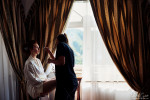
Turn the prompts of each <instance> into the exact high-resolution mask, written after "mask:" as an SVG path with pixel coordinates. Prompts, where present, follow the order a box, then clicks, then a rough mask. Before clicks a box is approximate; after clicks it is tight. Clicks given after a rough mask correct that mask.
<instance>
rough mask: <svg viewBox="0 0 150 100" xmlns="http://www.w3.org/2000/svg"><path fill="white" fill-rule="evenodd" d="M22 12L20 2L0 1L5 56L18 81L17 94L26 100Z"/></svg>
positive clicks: (0, 22) (0, 21)
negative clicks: (6, 55)
mask: <svg viewBox="0 0 150 100" xmlns="http://www.w3.org/2000/svg"><path fill="white" fill-rule="evenodd" d="M24 18H25V17H24V11H23V6H22V5H21V1H20V0H18V1H16V0H1V1H0V27H1V28H0V29H1V34H2V37H3V40H4V43H5V47H6V50H7V54H8V57H9V60H10V63H11V65H12V67H13V70H14V72H15V74H16V76H17V79H18V83H19V84H18V85H19V86H18V87H19V92H18V93H17V94H19V96H20V99H21V100H26V99H27V98H26V96H25V95H24V94H26V92H25V84H24V75H23V66H24V65H23V64H24V63H23V62H24V61H25V59H24V57H23V52H22V43H24V42H25V41H26V36H25V33H26V32H25V25H24Z"/></svg>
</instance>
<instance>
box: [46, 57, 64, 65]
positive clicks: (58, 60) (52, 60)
mask: <svg viewBox="0 0 150 100" xmlns="http://www.w3.org/2000/svg"><path fill="white" fill-rule="evenodd" d="M48 63H54V64H55V65H65V57H64V56H60V57H58V59H57V60H55V59H48Z"/></svg>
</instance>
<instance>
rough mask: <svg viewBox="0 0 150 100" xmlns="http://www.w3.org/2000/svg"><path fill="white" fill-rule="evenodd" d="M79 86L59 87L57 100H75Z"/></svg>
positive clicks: (57, 88)
mask: <svg viewBox="0 0 150 100" xmlns="http://www.w3.org/2000/svg"><path fill="white" fill-rule="evenodd" d="M76 89H77V85H75V86H67V87H62V86H57V87H56V93H55V100H74V99H75V92H76Z"/></svg>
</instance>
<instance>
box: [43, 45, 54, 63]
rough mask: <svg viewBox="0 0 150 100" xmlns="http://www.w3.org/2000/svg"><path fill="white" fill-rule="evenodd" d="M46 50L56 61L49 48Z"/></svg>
mask: <svg viewBox="0 0 150 100" xmlns="http://www.w3.org/2000/svg"><path fill="white" fill-rule="evenodd" d="M44 50H45V51H46V52H48V53H49V55H50V57H51V58H52V59H53V60H54V59H55V57H54V56H53V54H52V52H51V50H50V49H49V48H48V47H45V48H44Z"/></svg>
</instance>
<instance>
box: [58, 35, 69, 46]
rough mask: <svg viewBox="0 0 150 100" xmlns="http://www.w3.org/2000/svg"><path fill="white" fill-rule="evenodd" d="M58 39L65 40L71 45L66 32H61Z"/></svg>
mask: <svg viewBox="0 0 150 100" xmlns="http://www.w3.org/2000/svg"><path fill="white" fill-rule="evenodd" d="M57 40H58V41H59V42H65V43H67V44H68V45H69V41H68V37H67V35H66V33H64V34H59V35H58V36H57Z"/></svg>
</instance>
